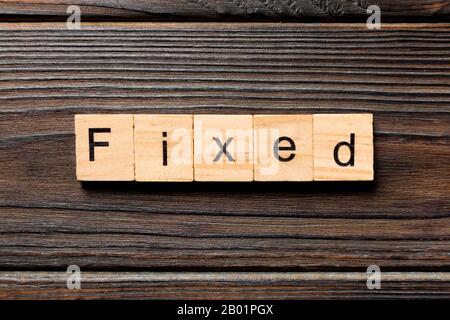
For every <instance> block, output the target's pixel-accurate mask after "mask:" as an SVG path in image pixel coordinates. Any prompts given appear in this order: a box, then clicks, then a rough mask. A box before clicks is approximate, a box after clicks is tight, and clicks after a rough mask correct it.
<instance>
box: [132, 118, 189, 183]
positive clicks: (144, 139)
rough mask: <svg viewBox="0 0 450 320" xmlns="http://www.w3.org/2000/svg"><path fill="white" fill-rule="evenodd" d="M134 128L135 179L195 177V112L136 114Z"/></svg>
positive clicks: (161, 179) (187, 180) (175, 179)
mask: <svg viewBox="0 0 450 320" xmlns="http://www.w3.org/2000/svg"><path fill="white" fill-rule="evenodd" d="M134 130H135V131H134V142H135V144H134V153H135V167H136V176H135V179H136V181H142V182H144V181H147V182H169V181H170V182H189V181H193V179H194V167H193V163H194V161H193V116H192V115H163V114H161V115H135V116H134Z"/></svg>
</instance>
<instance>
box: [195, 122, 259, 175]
mask: <svg viewBox="0 0 450 320" xmlns="http://www.w3.org/2000/svg"><path fill="white" fill-rule="evenodd" d="M194 161H195V162H194V179H195V180H196V181H253V116H251V115H195V116H194Z"/></svg>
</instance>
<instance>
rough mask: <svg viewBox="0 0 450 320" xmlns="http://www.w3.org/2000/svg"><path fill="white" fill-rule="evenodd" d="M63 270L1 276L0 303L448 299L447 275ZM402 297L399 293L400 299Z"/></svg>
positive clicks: (1, 274)
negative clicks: (71, 276)
mask: <svg viewBox="0 0 450 320" xmlns="http://www.w3.org/2000/svg"><path fill="white" fill-rule="evenodd" d="M66 282H67V274H66V273H64V272H0V299H132V298H135V297H139V298H141V299H161V298H165V299H189V300H195V299H213V300H214V299H255V297H257V298H258V299H273V300H282V299H318V298H322V299H323V298H327V299H350V298H351V299H369V298H371V299H389V298H399V297H401V298H403V299H418V298H420V299H423V298H428V299H430V298H448V296H449V295H450V290H449V288H450V274H449V273H421V272H408V273H385V274H383V276H382V287H381V289H380V290H368V289H367V287H366V274H365V273H358V272H345V273H330V272H320V273H316V272H310V273H299V272H282V273H275V272H265V273H260V272H239V273H235V272H226V273H214V272H208V273H204V272H202V273H198V272H169V273H167V272H120V273H118V272H86V273H82V274H81V289H80V290H68V289H67V288H66ZM399 293H401V295H399Z"/></svg>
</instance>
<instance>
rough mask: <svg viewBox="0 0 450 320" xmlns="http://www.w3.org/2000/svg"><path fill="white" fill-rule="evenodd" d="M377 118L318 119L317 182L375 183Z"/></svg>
mask: <svg viewBox="0 0 450 320" xmlns="http://www.w3.org/2000/svg"><path fill="white" fill-rule="evenodd" d="M373 177H374V173H373V116H372V115H371V114H333V115H331V114H319V115H314V180H316V181H371V180H373Z"/></svg>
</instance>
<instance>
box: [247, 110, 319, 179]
mask: <svg viewBox="0 0 450 320" xmlns="http://www.w3.org/2000/svg"><path fill="white" fill-rule="evenodd" d="M253 126H254V142H255V144H254V159H255V166H254V176H255V181H312V180H313V176H314V161H313V116H312V115H255V116H254V118H253Z"/></svg>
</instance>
